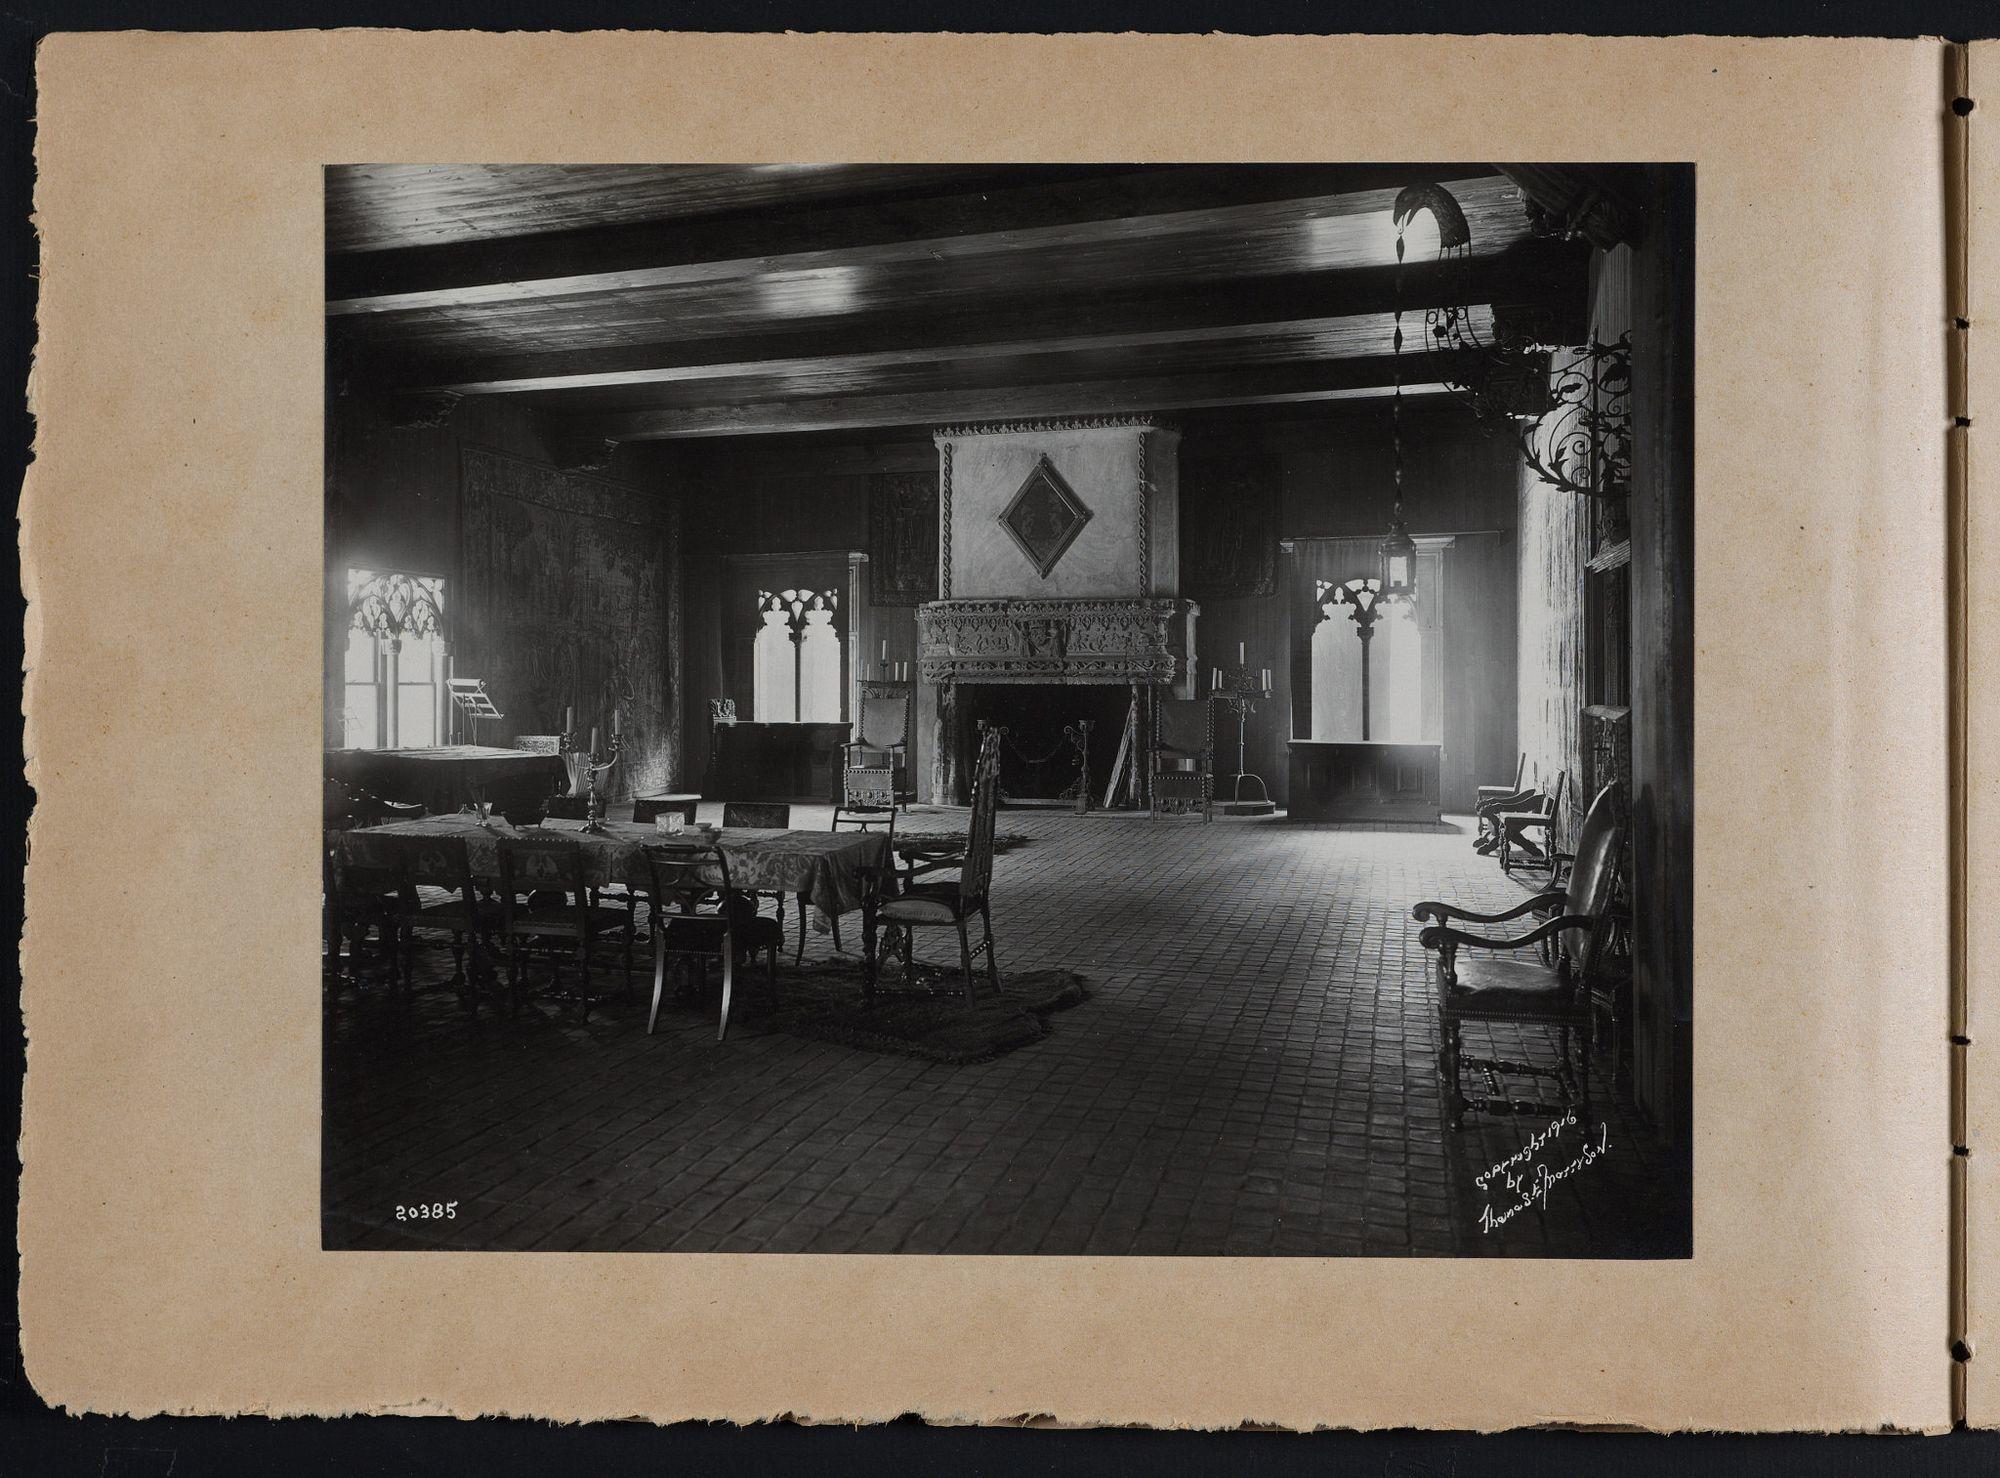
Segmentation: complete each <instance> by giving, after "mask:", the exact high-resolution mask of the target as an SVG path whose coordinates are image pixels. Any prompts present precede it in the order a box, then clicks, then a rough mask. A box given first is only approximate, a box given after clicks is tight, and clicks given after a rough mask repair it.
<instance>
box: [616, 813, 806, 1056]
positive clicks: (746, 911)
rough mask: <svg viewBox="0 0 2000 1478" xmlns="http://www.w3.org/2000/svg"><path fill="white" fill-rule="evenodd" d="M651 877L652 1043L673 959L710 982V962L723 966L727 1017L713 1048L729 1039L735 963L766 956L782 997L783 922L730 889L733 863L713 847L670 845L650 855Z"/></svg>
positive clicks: (648, 1022)
mask: <svg viewBox="0 0 2000 1478" xmlns="http://www.w3.org/2000/svg"><path fill="white" fill-rule="evenodd" d="M646 867H647V870H648V872H649V873H650V875H651V877H652V891H653V900H654V907H655V908H656V909H658V910H659V911H660V912H659V913H658V914H657V915H656V917H655V921H654V925H653V1009H652V1011H651V1012H650V1013H649V1014H648V1015H647V1017H646V1035H647V1036H651V1035H652V1034H653V1028H654V1026H655V1025H657V1024H658V1022H659V1019H660V997H661V995H662V994H663V993H664V991H665V989H666V982H667V958H668V956H670V955H672V956H676V957H678V958H680V959H682V960H684V961H687V962H689V963H691V964H695V965H696V966H697V967H698V968H699V969H700V971H701V973H702V976H703V978H704V979H705V978H706V977H707V974H708V962H709V961H710V960H720V961H721V962H722V1016H721V1020H720V1021H719V1022H718V1024H717V1025H716V1029H715V1040H716V1041H718V1042H720V1041H722V1040H724V1039H725V1038H726V1037H727V1036H728V1035H729V1005H730V998H731V996H732V995H733V993H734V991H735V986H736V962H737V961H738V960H739V959H742V960H745V961H748V960H751V959H754V958H755V957H756V955H757V953H758V952H759V951H760V950H761V951H762V952H763V953H764V955H765V957H766V959H767V961H768V968H769V980H770V985H771V991H772V993H773V994H774V995H775V994H776V993H777V989H778V949H779V947H780V946H781V945H782V944H783V943H784V935H783V932H782V930H781V929H780V927H779V924H778V922H777V920H775V919H767V918H763V917H762V916H760V915H759V914H758V913H757V912H756V905H755V904H754V903H753V902H752V901H751V900H750V899H749V898H747V897H745V896H744V895H743V894H741V893H739V892H737V891H736V890H735V889H734V888H733V887H731V886H730V882H729V859H728V858H727V857H725V856H724V855H723V852H722V848H721V847H720V846H719V845H718V844H716V843H714V842H699V841H693V840H689V841H685V842H666V843H661V844H660V845H658V846H651V847H648V848H646Z"/></svg>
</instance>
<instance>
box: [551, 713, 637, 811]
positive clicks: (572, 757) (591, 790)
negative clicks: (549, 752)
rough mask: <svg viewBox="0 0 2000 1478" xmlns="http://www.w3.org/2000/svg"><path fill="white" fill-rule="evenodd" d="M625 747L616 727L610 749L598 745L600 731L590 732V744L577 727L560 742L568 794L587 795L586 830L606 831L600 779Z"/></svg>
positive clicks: (616, 760) (585, 803) (585, 801)
mask: <svg viewBox="0 0 2000 1478" xmlns="http://www.w3.org/2000/svg"><path fill="white" fill-rule="evenodd" d="M623 748H624V740H623V739H622V738H621V737H620V735H619V733H618V730H617V729H616V728H615V727H614V728H613V729H612V731H611V745H610V747H609V748H608V749H599V748H598V747H597V730H595V729H592V730H591V731H590V742H589V745H588V747H586V746H585V744H584V742H583V736H582V734H581V733H580V732H579V731H578V730H575V729H570V730H567V731H565V732H564V734H563V735H562V737H561V738H560V739H559V740H558V742H557V751H558V752H559V753H560V754H561V755H562V762H563V768H564V769H566V770H567V771H569V793H570V794H571V795H573V796H582V797H584V829H585V830H586V831H592V832H601V831H603V830H604V797H603V795H602V794H600V793H599V791H598V789H597V778H598V776H600V775H608V774H609V773H610V772H611V769H612V767H613V766H614V765H616V764H617V763H618V756H619V753H620V751H621V750H623Z"/></svg>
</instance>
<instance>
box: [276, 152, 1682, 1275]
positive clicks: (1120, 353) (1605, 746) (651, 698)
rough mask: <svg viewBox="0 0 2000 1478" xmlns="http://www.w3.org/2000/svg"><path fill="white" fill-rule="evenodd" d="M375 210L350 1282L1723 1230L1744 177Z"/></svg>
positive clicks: (362, 299)
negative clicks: (599, 1264) (1713, 517)
mask: <svg viewBox="0 0 2000 1478" xmlns="http://www.w3.org/2000/svg"><path fill="white" fill-rule="evenodd" d="M1704 167H1705V166H1704ZM324 190H325V279H324V280H325V298H326V301H325V352H326V402H325V424H324V445H325V583H324V590H323V593H322V599H323V601H324V608H325V622H324V637H325V640H324V664H325V676H324V720H325V721H324V753H323V768H324V774H323V785H324V792H325V808H324V831H323V836H322V847H321V857H322V862H323V870H322V872H323V883H324V892H323V900H322V902H323V907H322V917H323V929H322V934H321V944H320V947H321V951H322V970H321V989H322V997H323V999H322V1011H321V1029H322V1034H323V1047H322V1056H321V1066H322V1081H321V1109H322V1117H321V1135H322V1155H321V1177H322V1179H321V1199H320V1206H319V1218H320V1233H321V1241H322V1246H323V1247H324V1248H326V1249H329V1250H338V1251H351V1252H369V1251H379V1252H416V1251H424V1250H440V1249H449V1250H458V1251H485V1250H494V1251H498V1250H508V1251H527V1250H536V1251H553V1252H630V1253H635V1254H637V1253H667V1254H687V1253H717V1252H724V1253H759V1252H773V1253H818V1254H854V1253H863V1254H925V1255H971V1254H998V1255H1027V1254H1049V1255H1056V1256H1125V1257H1147V1256H1153V1257H1278V1256H1287V1257H1298V1256H1303V1257H1377V1256H1396V1257H1411V1256H1415V1257H1480V1256H1497V1257H1526V1258H1562V1259H1582V1258H1591V1259H1616V1258H1626V1259H1684V1258H1688V1257H1690V1256H1691V1255H1692V1252H1693V1230H1692V1229H1693V1205H1692V1200H1693V1197H1692V1169H1691V1148H1690V1145H1691V1139H1692V1134H1691V1124H1692V1122H1693V1117H1692V1116H1693V1106H1692V1103H1691V1097H1692V1083H1693V1072H1692V1051H1693V973H1694V972H1693V964H1692V952H1693V943H1692V933H1691V931H1692V913H1693V897H1692V889H1693V881H1692V880H1693V815H1694V800H1693V784H1694V773H1695V771H1694V754H1693V710H1694V705H1693V692H1694V663H1695V649H1694V616H1693V610H1694V607H1693V594H1694V592H1693V579H1694V514H1693V503H1694V491H1695V490H1694V437H1695V430H1694V427H1695V409H1694V408H1695V395H1696V384H1695V376H1694V331H1695V323H1694V269H1695V263H1694V244H1695V216H1696V209H1697V193H1696V178H1695V171H1694V168H1693V167H1692V166H1691V165H1681V164H1626V163H1603V162H1585V163H1537V164H1517V163H1463V164H1438V163H1422V164H1417V163H1412V164H1394V163H1379V162H1371V163H1354V164H1339V163H1327V164H1290V163H1286V164H1269V163H1260V164H1218V163H1198V164H1172V163H1133V164H1088V165H1051V164H1002V163H978V164H956V163H954V164H921V163H896V164H884V163H856V164H826V163H811V164H773V163H750V164H706V163H705V164H689V163H678V164H677V163H667V164H657V165H646V164H573V165H567V164H546V163H543V164H492V163H485V164H453V163H430V164H426V163H394V164H369V163H352V164H339V165H331V166H328V167H327V168H326V169H325V171H324ZM308 609H309V607H308ZM300 763H301V764H303V763H305V758H304V756H303V755H301V757H300Z"/></svg>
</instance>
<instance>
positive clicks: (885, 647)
mask: <svg viewBox="0 0 2000 1478" xmlns="http://www.w3.org/2000/svg"><path fill="white" fill-rule="evenodd" d="M882 660H883V661H884V662H887V661H888V660H889V638H888V637H886V636H885V637H883V638H882Z"/></svg>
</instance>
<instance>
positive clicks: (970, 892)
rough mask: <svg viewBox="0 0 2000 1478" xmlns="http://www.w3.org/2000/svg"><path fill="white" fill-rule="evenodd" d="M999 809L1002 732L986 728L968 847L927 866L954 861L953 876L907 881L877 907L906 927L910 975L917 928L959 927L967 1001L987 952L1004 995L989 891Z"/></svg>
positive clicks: (989, 975)
mask: <svg viewBox="0 0 2000 1478" xmlns="http://www.w3.org/2000/svg"><path fill="white" fill-rule="evenodd" d="M999 809H1000V735H999V734H998V732H996V731H994V730H991V729H989V730H987V732H986V737H985V739H984V740H982V741H981V742H980V746H979V758H978V760H977V761H976V763H975V765H974V768H973V784H972V823H971V825H970V826H969V827H968V828H967V830H966V836H965V848H964V851H963V852H962V853H960V854H959V855H958V856H957V857H956V858H955V859H951V858H947V857H944V856H943V855H942V854H935V855H933V856H932V857H931V858H930V859H929V863H930V865H929V866H928V867H927V868H926V871H930V872H935V871H937V870H939V869H940V868H943V869H946V870H949V869H950V868H951V867H953V866H954V865H955V866H956V869H957V872H958V877H957V879H956V880H953V881H942V880H941V881H936V882H911V881H904V882H903V883H902V884H901V891H900V892H898V893H897V894H896V895H894V896H893V897H890V898H888V899H886V900H884V901H883V902H882V903H881V904H880V905H878V906H877V908H876V910H875V918H876V921H877V922H878V923H881V924H885V925H888V926H891V927H894V928H900V929H902V930H903V974H904V978H905V979H908V978H909V976H910V975H911V973H912V972H913V971H914V969H915V965H916V959H915V945H914V942H913V938H912V936H913V935H914V934H915V932H916V931H917V930H918V929H925V928H956V929H957V930H958V961H959V969H960V972H961V979H962V982H963V985H964V989H965V998H966V1000H967V1001H970V1000H971V999H972V962H973V960H974V959H976V958H977V957H978V956H979V955H981V954H984V955H985V956H986V980H987V984H989V985H990V986H991V987H992V988H993V993H994V994H995V995H996V996H997V995H999V994H1000V966H999V962H998V961H997V960H996V958H995V956H994V950H993V909H992V904H991V901H990V899H989V898H988V894H989V892H990V891H991V884H992V881H993V818H994V815H995V813H996V812H997V811H998V810H999ZM974 914H977V915H978V916H979V921H980V928H981V932H982V934H983V936H984V937H983V938H982V939H981V941H980V943H979V947H978V948H977V949H975V948H973V946H972V936H971V934H970V932H969V928H968V925H969V922H970V920H971V918H972V916H973V915H974ZM874 977H875V960H874V956H873V952H872V951H871V953H870V958H869V961H868V984H869V987H870V988H871V989H872V988H873V986H874V983H875V979H874Z"/></svg>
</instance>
